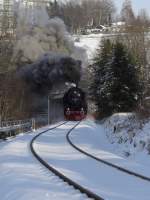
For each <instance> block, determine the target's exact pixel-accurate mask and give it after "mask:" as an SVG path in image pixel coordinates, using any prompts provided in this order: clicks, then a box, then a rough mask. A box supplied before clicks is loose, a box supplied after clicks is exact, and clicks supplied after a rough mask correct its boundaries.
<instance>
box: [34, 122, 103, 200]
mask: <svg viewBox="0 0 150 200" xmlns="http://www.w3.org/2000/svg"><path fill="white" fill-rule="evenodd" d="M65 123H67V122H65ZM65 123H62V124H60V125H58V126H55V127H53V128H50V129H47V130H45V131H43V132H41V133H39V134H38V135H36V136H35V137H34V138H33V139H32V141H31V143H30V149H31V152H32V153H33V155H34V156H35V157H36V159H37V160H38V161H39V162H40V163H41V164H42V165H44V166H45V167H46V168H47V169H48V170H49V171H51V172H53V173H54V174H55V175H56V176H58V177H59V178H60V179H62V180H63V181H64V182H67V183H68V185H71V186H73V187H74V188H75V189H77V190H79V191H80V192H81V193H83V194H86V195H87V196H88V197H89V198H93V199H95V200H104V199H103V198H102V197H100V196H98V195H96V194H95V193H93V192H92V191H90V190H88V189H87V188H84V187H82V186H81V185H79V184H78V183H76V182H75V181H73V180H72V179H70V178H68V177H67V176H65V175H63V174H62V173H61V172H59V171H58V170H56V169H55V168H54V167H52V166H51V165H49V164H48V163H47V162H46V161H44V160H43V159H42V158H41V157H40V156H39V155H38V153H36V151H35V149H34V147H33V144H34V142H35V140H36V139H37V138H38V137H39V136H40V135H42V134H43V133H46V132H48V131H50V130H54V129H56V128H58V127H59V126H62V125H63V124H65ZM79 124H80V121H79V122H78V123H77V124H76V125H75V126H73V127H72V128H71V129H70V130H69V131H68V132H67V134H68V133H71V131H73V130H74V129H75V128H76V127H77V126H78V125H79Z"/></svg>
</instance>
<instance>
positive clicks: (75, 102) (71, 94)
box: [63, 87, 87, 120]
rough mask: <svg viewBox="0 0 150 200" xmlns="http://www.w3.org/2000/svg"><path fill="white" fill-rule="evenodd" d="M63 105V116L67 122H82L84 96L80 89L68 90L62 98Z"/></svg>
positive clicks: (85, 105)
mask: <svg viewBox="0 0 150 200" xmlns="http://www.w3.org/2000/svg"><path fill="white" fill-rule="evenodd" d="M63 104H64V116H65V118H66V119H67V120H82V119H84V118H85V117H86V115H87V102H86V96H85V93H84V92H83V91H82V90H81V89H80V88H78V87H72V88H70V89H69V90H68V91H67V92H66V93H65V95H64V97H63Z"/></svg>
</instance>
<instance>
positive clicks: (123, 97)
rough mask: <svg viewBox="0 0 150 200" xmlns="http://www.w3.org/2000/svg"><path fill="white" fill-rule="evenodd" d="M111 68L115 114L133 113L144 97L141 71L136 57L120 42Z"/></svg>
mask: <svg viewBox="0 0 150 200" xmlns="http://www.w3.org/2000/svg"><path fill="white" fill-rule="evenodd" d="M111 68H112V71H113V87H112V91H111V92H112V102H113V106H114V108H113V112H128V111H133V110H134V109H135V108H136V106H137V104H138V102H139V100H140V99H141V96H142V85H141V83H140V80H139V70H138V66H137V64H136V62H135V59H134V57H133V56H132V55H131V53H129V52H128V51H127V49H126V48H125V47H124V45H123V44H121V43H119V42H117V43H116V44H115V46H114V49H113V57H112V62H111Z"/></svg>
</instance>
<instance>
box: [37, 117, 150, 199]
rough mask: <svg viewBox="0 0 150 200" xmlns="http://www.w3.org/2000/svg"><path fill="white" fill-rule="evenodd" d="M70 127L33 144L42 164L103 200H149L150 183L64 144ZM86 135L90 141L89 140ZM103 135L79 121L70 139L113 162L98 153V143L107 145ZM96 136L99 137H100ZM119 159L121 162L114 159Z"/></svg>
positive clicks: (87, 122) (61, 128) (46, 134)
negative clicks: (79, 123)
mask: <svg viewBox="0 0 150 200" xmlns="http://www.w3.org/2000/svg"><path fill="white" fill-rule="evenodd" d="M73 125H74V123H73V122H69V124H67V125H63V126H61V127H60V128H58V129H57V130H53V131H49V132H47V133H44V134H43V135H41V136H40V137H39V138H38V139H37V141H36V143H35V144H34V148H35V150H36V151H37V152H38V154H39V155H40V156H41V157H42V158H44V160H45V161H46V162H48V163H49V164H50V165H52V166H53V167H55V168H56V169H57V170H58V171H60V172H61V173H63V174H64V175H65V176H67V177H69V178H70V179H73V180H74V181H75V182H77V183H78V184H80V185H82V186H83V187H85V188H89V189H90V190H91V191H92V192H94V193H96V194H97V195H99V196H101V197H103V198H104V199H106V200H107V199H108V200H120V199H121V200H141V199H143V200H149V195H150V190H149V188H150V182H148V181H145V180H141V179H139V178H137V177H134V176H131V175H128V174H125V173H123V172H120V171H118V170H116V169H114V168H112V167H109V166H107V165H105V164H102V163H99V162H98V161H96V160H94V159H92V158H90V157H87V156H85V155H83V154H81V153H80V152H78V151H77V150H75V149H74V148H73V147H71V146H70V144H69V143H68V142H67V141H66V133H67V129H69V128H71V127H72V126H73ZM90 134H92V138H94V139H91V137H90ZM104 134H105V133H104V129H103V128H102V127H101V126H98V127H97V125H95V124H94V123H93V122H91V121H84V122H82V123H81V125H80V126H79V128H77V129H75V130H73V132H72V135H73V138H74V137H75V138H74V139H75V140H74V141H75V142H76V143H77V142H78V144H79V145H81V146H83V147H86V150H87V151H91V149H94V150H93V152H96V153H97V151H98V150H99V152H100V153H101V155H102V154H103V153H104V155H103V157H105V155H109V156H110V157H111V158H112V160H113V158H114V159H116V158H117V156H116V155H114V154H112V153H109V152H106V151H104V150H100V149H101V144H103V143H106V142H107V140H105V139H104ZM100 135H103V136H102V137H100ZM76 137H78V139H77V138H76ZM83 139H84V142H83ZM102 140H103V141H102ZM107 158H108V157H107ZM119 159H120V160H121V158H119V157H118V160H119ZM125 163H127V161H125ZM129 166H130V163H129ZM135 167H136V166H135Z"/></svg>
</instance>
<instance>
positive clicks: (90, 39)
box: [74, 33, 103, 61]
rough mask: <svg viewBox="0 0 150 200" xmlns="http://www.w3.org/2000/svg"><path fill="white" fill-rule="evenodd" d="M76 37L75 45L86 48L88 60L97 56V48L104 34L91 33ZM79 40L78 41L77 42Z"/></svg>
mask: <svg viewBox="0 0 150 200" xmlns="http://www.w3.org/2000/svg"><path fill="white" fill-rule="evenodd" d="M74 37H75V41H76V42H75V45H76V46H78V47H82V48H84V49H85V50H86V52H87V55H88V60H89V61H90V60H91V59H93V56H95V50H96V49H97V48H98V47H99V44H100V41H101V38H102V37H103V34H102V33H100V34H90V35H80V36H74ZM77 40H78V42H77Z"/></svg>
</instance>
